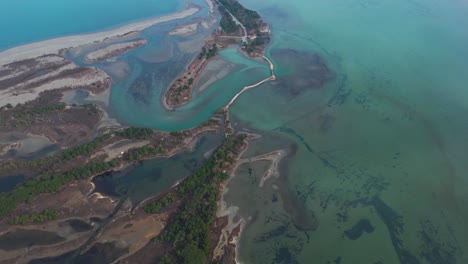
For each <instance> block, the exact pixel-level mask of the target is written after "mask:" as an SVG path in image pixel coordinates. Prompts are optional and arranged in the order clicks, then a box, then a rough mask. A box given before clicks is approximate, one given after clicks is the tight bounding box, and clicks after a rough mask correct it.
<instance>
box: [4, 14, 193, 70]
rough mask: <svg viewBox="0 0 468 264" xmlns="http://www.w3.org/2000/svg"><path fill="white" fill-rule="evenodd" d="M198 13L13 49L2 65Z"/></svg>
mask: <svg viewBox="0 0 468 264" xmlns="http://www.w3.org/2000/svg"><path fill="white" fill-rule="evenodd" d="M198 11H200V9H199V8H196V7H191V8H188V9H186V10H183V11H181V12H178V13H174V14H170V15H167V16H162V17H158V18H153V19H147V20H144V21H141V22H137V23H133V24H129V25H126V26H122V27H119V28H116V29H113V30H109V31H104V32H99V33H94V34H87V35H75V36H69V37H62V38H55V39H50V40H45V41H41V42H35V43H31V44H27V45H23V46H19V47H15V48H11V49H8V50H6V51H4V52H1V53H0V65H4V64H8V63H11V62H14V61H19V60H24V59H28V58H35V57H39V56H41V55H44V54H57V53H59V52H60V51H61V50H63V49H68V48H72V47H77V46H81V45H84V44H88V43H92V42H100V41H103V40H105V39H108V38H112V37H118V36H122V35H125V34H127V33H129V32H133V31H141V30H144V29H146V28H148V27H150V26H153V25H156V24H159V23H163V22H167V21H171V20H176V19H181V18H185V17H188V16H191V15H193V14H195V13H197V12H198Z"/></svg>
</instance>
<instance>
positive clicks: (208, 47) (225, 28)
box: [164, 0, 271, 109]
mask: <svg viewBox="0 0 468 264" xmlns="http://www.w3.org/2000/svg"><path fill="white" fill-rule="evenodd" d="M215 3H216V6H217V7H218V12H219V14H220V15H221V21H220V27H219V28H218V29H216V30H215V31H214V32H213V33H212V35H211V37H210V38H209V39H208V40H207V41H206V43H205V44H204V46H203V47H202V48H201V51H200V53H199V54H198V55H197V56H196V57H195V58H194V59H193V61H192V62H191V63H190V65H189V66H188V67H187V69H186V71H185V72H184V73H183V74H182V75H180V76H179V77H178V78H177V79H176V80H175V81H174V82H173V83H172V84H171V85H170V86H169V89H168V90H167V91H166V93H165V99H164V105H165V107H166V108H167V109H175V108H177V107H180V106H182V105H184V104H187V103H188V102H189V101H190V100H191V99H192V88H193V86H194V85H195V84H196V83H197V80H198V77H199V76H200V74H201V73H202V71H203V69H204V68H205V67H206V65H207V64H208V62H209V61H210V60H211V59H213V58H214V57H216V56H217V55H218V53H219V51H221V50H223V49H226V48H228V47H230V46H232V45H241V49H242V51H244V52H245V54H246V55H247V56H249V57H264V56H263V55H264V52H265V49H266V47H267V45H268V44H269V43H270V41H271V31H270V28H269V25H268V24H267V23H265V22H263V20H262V18H261V17H260V15H259V14H258V13H257V12H256V11H253V10H249V9H247V8H245V7H244V6H243V5H241V4H240V3H239V2H237V1H236V0H219V1H215Z"/></svg>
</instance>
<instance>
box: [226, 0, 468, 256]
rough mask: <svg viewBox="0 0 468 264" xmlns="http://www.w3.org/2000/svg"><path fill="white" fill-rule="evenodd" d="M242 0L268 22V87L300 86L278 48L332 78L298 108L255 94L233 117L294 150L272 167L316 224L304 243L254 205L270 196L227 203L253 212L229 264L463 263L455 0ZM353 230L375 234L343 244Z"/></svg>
mask: <svg viewBox="0 0 468 264" xmlns="http://www.w3.org/2000/svg"><path fill="white" fill-rule="evenodd" d="M242 2H243V3H245V4H246V5H247V6H250V7H251V8H253V9H257V10H259V11H260V13H261V14H262V15H264V16H265V18H266V20H267V21H269V22H271V23H272V27H273V34H274V36H275V43H274V45H273V46H272V48H271V51H272V56H273V60H274V61H275V62H276V65H277V67H278V68H279V69H278V70H279V72H280V73H281V72H284V75H282V76H280V77H279V78H284V79H288V78H290V81H291V83H293V81H294V76H296V75H297V72H296V71H297V70H291V68H295V67H294V65H285V64H284V63H285V62H286V63H288V64H291V62H288V61H287V60H281V59H279V58H275V57H274V54H273V51H274V50H275V49H282V48H285V49H295V50H300V51H306V52H317V53H319V54H320V55H321V56H322V57H324V58H325V59H326V61H327V63H328V64H329V65H330V67H331V68H332V69H334V70H335V71H336V73H337V78H338V79H337V80H336V81H335V82H333V83H330V84H329V85H328V86H326V87H324V88H323V89H322V90H321V91H317V90H310V91H307V92H305V93H304V94H302V95H301V96H300V97H296V98H295V97H294V96H290V97H285V96H284V94H282V93H278V92H277V91H275V89H276V90H277V88H276V87H275V84H274V83H270V84H266V85H265V87H262V88H260V89H256V90H253V91H251V92H249V93H247V94H245V95H243V96H242V97H241V98H240V99H239V100H238V101H237V102H236V104H235V105H234V106H233V109H232V111H233V113H234V114H235V115H236V116H237V118H238V119H239V120H240V121H242V122H243V123H247V124H249V125H250V126H252V127H254V128H257V129H261V130H264V131H265V133H276V132H280V133H282V134H284V135H285V136H288V137H289V138H290V139H291V140H293V141H295V142H296V145H297V146H298V148H297V151H296V153H295V154H294V155H293V156H292V157H290V159H288V160H286V161H285V162H283V166H284V167H285V168H286V169H287V172H286V174H287V176H286V177H287V182H288V183H289V185H290V186H292V188H293V189H295V190H296V193H297V196H298V198H300V199H302V200H303V201H304V202H305V203H306V205H307V207H308V208H309V209H311V210H313V211H314V214H315V216H316V218H317V221H318V226H317V229H316V230H314V231H306V232H303V231H301V230H298V229H296V228H294V227H292V225H291V223H292V220H291V216H290V215H288V214H287V213H286V212H285V211H284V210H281V207H278V205H276V204H274V203H271V202H269V199H270V197H269V196H268V195H263V196H262V195H261V193H262V192H263V193H265V194H268V193H269V192H271V185H270V187H269V188H268V186H264V187H263V188H256V189H255V196H254V195H252V197H251V198H246V196H245V195H239V196H238V197H233V196H235V195H231V196H230V197H229V198H228V200H227V202H228V204H231V205H241V204H245V202H243V201H244V200H245V199H259V200H260V201H258V202H257V204H261V206H256V208H255V209H256V210H257V213H256V215H257V217H255V219H254V220H251V221H249V222H248V225H247V227H246V232H245V235H244V236H243V238H242V239H241V247H240V259H241V260H242V261H244V262H246V263H271V262H277V263H295V262H298V263H310V262H314V263H315V262H317V263H327V262H330V263H334V262H335V263H337V262H338V263H340V262H341V263H377V262H379V261H380V262H382V263H399V262H400V263H464V262H466V261H467V258H468V256H467V255H466V250H467V248H468V241H467V239H466V238H467V237H468V234H467V233H466V228H465V223H466V222H467V221H468V218H467V217H468V210H467V209H466V208H465V207H464V206H463V204H464V203H466V201H467V198H468V195H467V193H466V192H465V191H464V190H466V187H467V180H468V179H467V178H466V175H464V171H466V169H467V167H466V162H465V160H466V157H467V156H468V153H467V151H466V150H467V149H468V148H467V145H466V144H467V143H466V142H467V141H466V135H467V132H468V126H467V124H468V122H467V120H466V118H464V116H465V114H466V112H467V110H468V104H467V103H466V99H467V96H468V90H467V89H465V88H464V87H465V86H466V83H467V81H468V79H467V76H466V74H464V71H466V68H467V66H468V65H467V62H466V58H467V52H466V49H464V48H463V47H464V46H466V45H467V44H468V34H467V33H466V32H465V31H464V30H462V29H460V27H459V26H458V25H460V24H467V23H468V21H467V20H468V17H467V16H466V14H467V11H468V6H467V4H466V2H463V1H455V2H450V3H447V2H443V3H442V2H439V1H409V2H408V1H371V2H369V1H340V2H336V1H333V2H330V1H300V0H295V1H288V2H287V3H286V1H282V0H278V1H273V2H268V3H266V2H258V1H242ZM296 69H297V67H296ZM299 71H300V69H299ZM279 75H280V74H279ZM285 86H287V85H285ZM282 88H283V89H290V88H288V87H282ZM270 91H271V92H270ZM265 98H267V99H266V100H265ZM253 104H255V109H256V110H255V111H252V107H251V106H252V105H253ZM278 105H281V106H282V107H278ZM259 144H261V143H259ZM265 144H268V142H266V143H265ZM242 175H243V174H242V173H241V172H240V173H239V179H238V181H241V177H242ZM283 176H284V175H283ZM270 183H271V184H278V185H279V183H280V180H272V181H270ZM231 184H233V185H235V184H236V179H235V180H234V181H233V182H232V183H231ZM258 196H260V198H255V197H258ZM261 199H263V200H261ZM261 201H264V202H261ZM250 204H252V205H254V204H255V203H254V202H251V203H250ZM251 210H253V209H251ZM248 216H249V215H244V217H248ZM361 219H366V220H367V221H369V223H370V224H371V225H372V226H373V227H374V231H373V232H372V233H365V234H363V235H362V236H361V237H360V238H359V239H356V240H352V239H349V238H347V237H346V236H345V231H346V230H349V229H351V228H352V227H353V226H355V225H356V224H357V223H358V222H359V221H360V220H361ZM275 230H280V231H281V232H273V231H275ZM265 235H270V237H269V239H261V238H265Z"/></svg>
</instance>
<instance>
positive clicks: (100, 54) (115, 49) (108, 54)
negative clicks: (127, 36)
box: [86, 40, 146, 62]
mask: <svg viewBox="0 0 468 264" xmlns="http://www.w3.org/2000/svg"><path fill="white" fill-rule="evenodd" d="M145 44H146V40H137V41H131V42H124V43H117V44H112V45H109V46H107V47H105V48H102V49H99V50H96V51H92V52H90V53H88V54H87V55H86V61H87V62H93V61H101V60H104V59H107V58H112V57H116V56H120V55H122V54H124V53H126V52H128V51H130V50H133V49H136V48H138V47H140V46H143V45H145Z"/></svg>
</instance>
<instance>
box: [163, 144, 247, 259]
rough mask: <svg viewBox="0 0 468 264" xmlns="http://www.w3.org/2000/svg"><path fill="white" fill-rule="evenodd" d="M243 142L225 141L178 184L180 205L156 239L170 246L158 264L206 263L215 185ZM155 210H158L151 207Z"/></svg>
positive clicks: (214, 202)
mask: <svg viewBox="0 0 468 264" xmlns="http://www.w3.org/2000/svg"><path fill="white" fill-rule="evenodd" d="M244 139H245V136H244V135H239V136H236V137H234V138H228V139H226V141H225V143H224V144H223V145H222V146H221V147H219V148H218V149H217V150H216V151H215V152H214V153H213V155H212V156H211V157H210V159H208V161H207V162H206V163H205V164H204V165H203V166H202V167H201V168H200V169H198V170H197V171H196V172H195V173H194V174H193V175H192V176H190V177H189V178H187V179H186V180H185V181H184V182H183V183H182V184H181V185H180V187H179V189H178V196H180V197H181V199H182V203H181V205H180V207H179V212H178V213H177V215H176V216H175V217H174V220H173V221H171V222H170V223H169V224H168V226H167V227H166V228H165V229H164V231H163V234H162V235H161V237H160V240H161V241H163V242H165V243H169V244H171V246H172V247H171V250H169V251H168V252H167V254H166V256H164V258H163V259H161V262H160V263H206V260H208V256H209V248H210V240H209V231H210V226H211V225H212V224H213V221H214V219H215V214H216V209H217V207H216V202H217V200H218V199H219V197H218V196H219V191H218V189H219V185H220V184H221V183H222V182H223V181H225V180H226V179H227V178H228V175H227V174H226V173H225V172H224V170H225V169H226V167H227V166H231V165H232V164H233V162H234V159H233V156H234V155H236V154H235V153H237V152H236V151H239V149H240V147H241V146H242V144H243V142H244ZM155 209H158V208H157V207H156V206H155ZM156 211H157V210H156Z"/></svg>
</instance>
